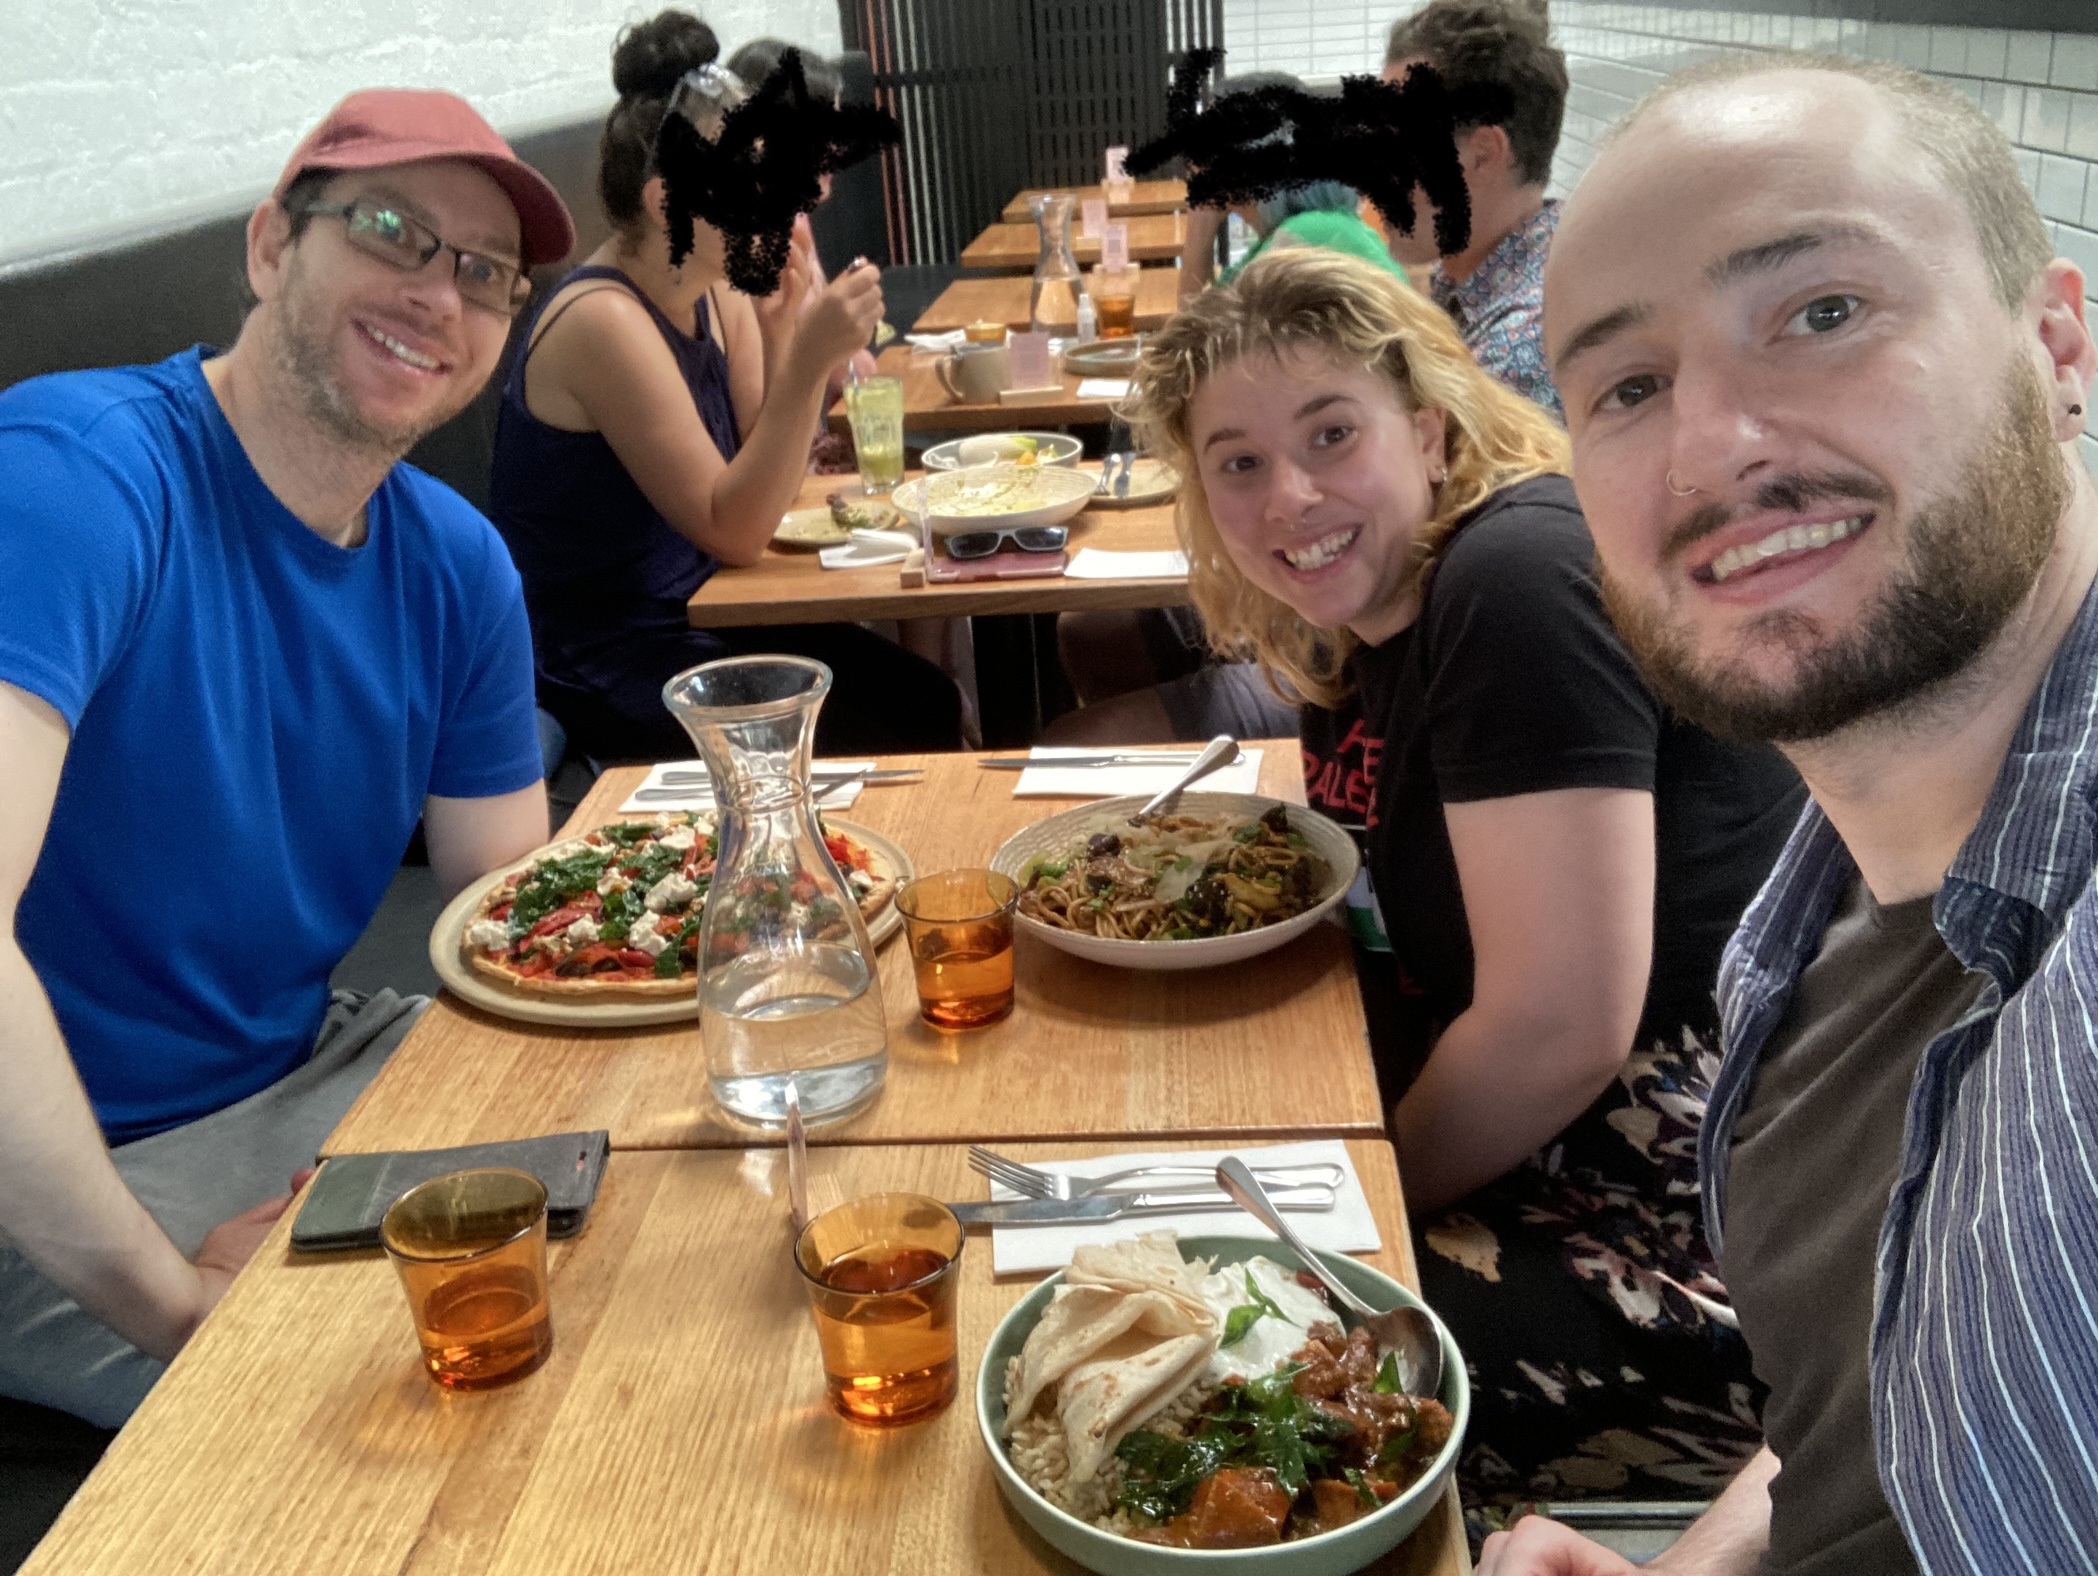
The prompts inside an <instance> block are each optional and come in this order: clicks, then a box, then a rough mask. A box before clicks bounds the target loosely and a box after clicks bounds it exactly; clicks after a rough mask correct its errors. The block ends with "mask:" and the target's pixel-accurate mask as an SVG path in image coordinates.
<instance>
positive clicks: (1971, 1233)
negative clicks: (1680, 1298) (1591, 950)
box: [1699, 591, 2098, 1576]
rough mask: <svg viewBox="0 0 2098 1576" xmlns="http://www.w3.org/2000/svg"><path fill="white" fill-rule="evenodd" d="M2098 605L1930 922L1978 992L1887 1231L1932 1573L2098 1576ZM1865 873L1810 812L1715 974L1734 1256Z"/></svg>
mask: <svg viewBox="0 0 2098 1576" xmlns="http://www.w3.org/2000/svg"><path fill="white" fill-rule="evenodd" d="M2094 859H2098V591H2094V592H2093V593H2092V594H2090V595H2089V596H2087V597H2086V598H2085V601H2084V605H2083V608H2082V611H2081V612H2080V613H2079V614H2078V615H2077V618H2076V621H2075V623H2074V625H2073V627H2072V628H2071V629H2070V631H2069V634H2068V637H2067V638H2066V639H2065V640H2064V641H2063V642H2062V646H2061V649H2060V650H2059V651H2058V652H2056V654H2055V658H2054V662H2053V664H2052V666H2051V667H2049V669H2048V671H2047V676H2046V678H2045V680H2044V681H2043V682H2042V684H2041V685H2040V688H2039V691H2038V692H2037V693H2036V694H2035V695H2034V697H2033V699H2032V703H2031V705H2030V706H2029V707H2028V708H2027V710H2026V714H2025V717H2024V719H2023V721H2022V722H2021V723H2020V725H2019V729H2018V732H2017V735H2016V737H2015V738H2014V739H2013V740H2012V743H2011V748H2010V753H2009V755H2008V756H2007V757H2006V758H2005V760H2004V763H2003V768H2002V770H2001V772H1999V773H1998V775H1997V778H1996V783H1995V786H1994V788H1993V790H1992V791H1991V793H1990V795H1989V798H1988V802H1987V804H1986V805H1985V806H1984V808H1983V810H1982V815H1981V819H1980V820H1979V821H1978V822H1977V823H1976V825H1975V828H1974V830H1973V832H1972V833H1971V834H1970V835H1969V836H1968V838H1967V841H1966V842H1965V844H1964V845H1963V846H1962V847H1961V849H1960V852H1959V857H1958V858H1956V859H1955V860H1954V861H1953V864H1952V868H1951V870H1950V871H1948V872H1947V874H1946V877H1945V884H1944V886H1943V887H1942V888H1941V889H1940V890H1939V892H1938V896H1937V900H1936V903H1935V904H1934V906H1933V914H1934V916H1935V918H1936V921H1937V926H1938V932H1939V934H1940V935H1942V936H1943V937H1944V938H1945V944H1946V946H1947V947H1949V948H1950V949H1951V951H1952V953H1953V955H1954V956H1955V957H1957V958H1958V959H1959V961H1960V962H1961V963H1962V964H1964V965H1965V966H1966V967H1967V968H1968V969H1969V970H1973V971H1978V972H1980V973H1982V974H1983V975H1984V976H1985V981H1984V983H1983V986H1982V989H1981V992H1980V995H1979V996H1978V998H1977V1000H1976V1002H1975V1005H1974V1006H1973V1008H1972V1009H1970V1010H1969V1012H1968V1013H1967V1014H1966V1016H1965V1017H1963V1018H1962V1019H1961V1020H1960V1021H1959V1022H1958V1023H1957V1024H1955V1025H1954V1026H1953V1027H1952V1028H1950V1029H1947V1030H1946V1031H1945V1032H1944V1033H1942V1034H1940V1035H1939V1036H1938V1037H1937V1038H1936V1039H1935V1040H1933V1041H1932V1042H1931V1044H1930V1045H1929V1047H1928V1048H1927V1049H1926V1050H1925V1052H1924V1054H1923V1059H1922V1062H1921V1064H1920V1065H1919V1067H1918V1069H1917V1072H1916V1077H1915V1082H1914V1084H1913V1085H1912V1086H1911V1088H1910V1091H1909V1101H1908V1118H1907V1128H1906V1131H1905V1133H1904V1135H1903V1139H1902V1151H1901V1162H1900V1168H1899V1170H1898V1172H1897V1173H1896V1179H1895V1184H1894V1189H1893V1193H1892V1195H1891V1196H1890V1197H1889V1199H1888V1201H1887V1213H1886V1217H1885V1219H1884V1221H1883V1222H1882V1223H1881V1226H1880V1239H1879V1262H1878V1267H1877V1279H1876V1288H1875V1294H1874V1314H1873V1324H1872V1359H1871V1360H1872V1428H1873V1436H1874V1440H1875V1443H1876V1445H1877V1448H1878V1452H1879V1472H1880V1481H1881V1484H1882V1486H1883V1487H1884V1488H1885V1490H1886V1495H1887V1503H1888V1504H1889V1505H1890V1506H1892V1508H1893V1511H1894V1514H1895V1516H1896V1517H1897V1518H1898V1519H1899V1521H1900V1522H1901V1525H1902V1529H1903V1531H1904V1532H1905V1534H1906V1535H1907V1537H1908V1541H1909V1545H1910V1547H1911V1548H1912V1549H1913V1550H1914V1551H1915V1554H1916V1558H1917V1561H1918V1563H1919V1564H1920V1565H1921V1566H1922V1568H1923V1569H1924V1570H1925V1571H1928V1572H1932V1573H1945V1572H1969V1571H1971V1572H1988V1573H1990V1576H1999V1573H2002V1572H2013V1571H2026V1572H2033V1573H2036V1576H2038V1573H2044V1576H2057V1573H2062V1572H2074V1571H2092V1572H2098V889H2094V884H2093V879H2092V877H2093V862H2094ZM1856 879H1857V866H1856V865H1855V863H1854V862H1853V861H1852V860H1851V857H1850V855H1849V853H1848V852H1847V851H1846V850H1845V848H1844V846H1843V842H1842V840H1841V839H1840V838H1839V837H1838V836H1837V835H1836V831H1835V828H1834V827H1833V826H1831V825H1830V824H1829V822H1828V819H1827V818H1826V817H1825V816H1824V815H1823V814H1822V813H1821V810H1820V808H1819V807H1818V806H1816V805H1813V804H1809V805H1808V807H1807V810H1806V813H1805V815H1804V816H1803V817H1802V818H1801V820H1800V824H1799V826H1798V827H1797V828H1796V829H1795V831H1794V832H1793V835H1792V840H1791V842H1790V843H1789V844H1788V845H1787V846H1786V849H1785V852H1784V854H1783V855H1782V856H1781V857H1780V858H1779V860H1778V863H1777V867H1776V869H1774V870H1773V871H1772V872H1771V876H1770V880H1769V882H1768V883H1767V884H1766V885H1765V887H1764V888H1763V891H1762V893H1761V894H1760V895H1759V896H1758V897H1757V899H1756V901H1755V902H1754V903H1753V904H1752V905H1751V906H1750V908H1749V911H1748V913H1747V915H1746V916H1745V917H1744V918H1743V920H1742V923H1741V928H1740V929H1739V930H1738V931H1737V932H1736V933H1735V936H1734V939H1733V941H1732V942H1731V943H1730V944H1729V945H1728V947H1727V951H1726V956H1725V960H1724V961H1723V963H1722V964H1721V969H1720V1006H1721V1011H1722V1019H1723V1027H1724V1033H1725V1040H1726V1062H1725V1065H1724V1067H1723V1068H1722V1069H1721V1072H1720V1074H1719V1077H1718V1080H1717V1082H1716V1083H1715V1085H1714V1087H1713V1091H1712V1101H1711V1106H1710V1108H1709V1110H1708V1112H1707V1114H1706V1119H1705V1126H1704V1130H1703V1133H1702V1135H1701V1137H1700V1140H1699V1160H1700V1163H1701V1166H1702V1172H1703V1178H1704V1189H1705V1216H1706V1224H1707V1228H1708V1230H1709V1232H1710V1234H1711V1241H1712V1245H1713V1247H1714V1249H1715V1250H1718V1251H1719V1252H1720V1253H1721V1255H1722V1262H1723V1255H1724V1251H1725V1236H1724V1227H1725V1220H1726V1191H1727V1157H1728V1151H1729V1148H1730V1146H1731V1143H1732V1138H1733V1132H1734V1127H1735V1124H1736V1122H1738V1121H1739V1119H1740V1117H1741V1114H1742V1112H1743V1111H1744V1110H1745V1109H1746V1108H1747V1105H1748V1097H1749V1091H1750V1086H1751V1084H1752V1083H1753V1081H1754V1076H1755V1068H1756V1061H1757V1058H1758V1057H1759V1056H1760V1055H1761V1053H1762V1050H1763V1047H1764V1045H1765V1043H1766V1041H1767V1040H1768V1039H1769V1037H1770V1033H1771V1031H1772V1029H1774V1028H1775V1027H1776V1026H1777V1023H1778V1020H1779V1018H1780V1017H1781V1016H1782V1015H1783V1013H1784V1010H1785V1003H1786V1000H1787V998H1788V997H1789V996H1790V995H1791V992H1792V987H1793V984H1794V982H1795V981H1796V980H1797V979H1798V978H1799V975H1800V971H1801V970H1802V969H1803V968H1805V966H1806V965H1807V963H1808V962H1809V961H1811V960H1812V958H1813V957H1814V955H1815V953H1816V952H1817V951H1818V950H1819V948H1820V945H1821V937H1822V934H1823V932H1824V931H1825V930H1826V928H1827V925H1828V920H1829V915H1830V912H1831V910H1832V908H1833V906H1834V904H1835V902H1836V899H1837V897H1838V896H1839V894H1840V893H1841V892H1842V891H1843V890H1844V888H1845V887H1846V886H1847V885H1849V884H1850V883H1851V882H1853V881H1855V880H1856Z"/></svg>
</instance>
